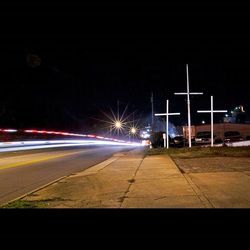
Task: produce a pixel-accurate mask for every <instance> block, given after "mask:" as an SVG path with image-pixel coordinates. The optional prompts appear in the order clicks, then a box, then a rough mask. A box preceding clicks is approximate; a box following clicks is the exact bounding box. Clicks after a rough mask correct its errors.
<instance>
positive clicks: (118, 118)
mask: <svg viewBox="0 0 250 250" xmlns="http://www.w3.org/2000/svg"><path fill="white" fill-rule="evenodd" d="M117 121H120V114H119V100H117ZM117 135H118V139H119V137H120V135H119V129H117Z"/></svg>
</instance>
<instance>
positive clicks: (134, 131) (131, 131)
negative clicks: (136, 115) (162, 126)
mask: <svg viewBox="0 0 250 250" xmlns="http://www.w3.org/2000/svg"><path fill="white" fill-rule="evenodd" d="M136 132H137V129H136V128H135V127H132V128H131V129H130V133H131V134H133V135H135V134H136Z"/></svg>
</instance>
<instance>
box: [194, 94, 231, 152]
mask: <svg viewBox="0 0 250 250" xmlns="http://www.w3.org/2000/svg"><path fill="white" fill-rule="evenodd" d="M213 102H214V99H213V96H211V110H198V111H197V112H198V113H211V147H213V146H214V113H227V110H214V107H213V106H214V104H213Z"/></svg>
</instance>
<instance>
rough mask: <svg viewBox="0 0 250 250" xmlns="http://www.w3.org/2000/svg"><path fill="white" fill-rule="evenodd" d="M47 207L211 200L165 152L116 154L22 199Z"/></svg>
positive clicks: (192, 204)
mask: <svg viewBox="0 0 250 250" xmlns="http://www.w3.org/2000/svg"><path fill="white" fill-rule="evenodd" d="M22 202H28V203H31V205H32V204H33V205H34V207H48V208H206V207H212V205H211V204H210V202H209V201H208V200H207V199H206V198H205V197H204V196H203V195H202V194H201V193H200V192H199V189H198V188H197V187H196V186H195V185H194V184H193V183H192V181H191V180H190V179H189V178H188V177H186V176H184V175H183V174H182V173H181V172H180V171H179V169H178V168H177V167H176V165H175V163H174V162H173V161H172V159H171V158H170V157H169V156H167V155H162V156H161V155H157V156H147V157H144V154H143V150H142V149H136V150H133V151H130V152H127V153H119V154H116V155H114V156H113V157H112V158H110V159H108V160H107V161H105V162H102V163H100V164H98V165H96V166H94V167H91V168H89V169H87V170H85V171H82V172H79V173H76V174H72V175H71V176H69V177H67V178H64V179H62V180H61V181H59V182H56V183H54V184H52V185H50V186H47V187H46V188H43V189H41V190H39V191H37V192H35V193H32V194H31V195H28V196H26V197H24V198H23V199H22Z"/></svg>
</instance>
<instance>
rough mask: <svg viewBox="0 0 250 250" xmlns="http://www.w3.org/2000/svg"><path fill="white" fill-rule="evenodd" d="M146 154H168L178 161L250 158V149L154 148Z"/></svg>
mask: <svg viewBox="0 0 250 250" xmlns="http://www.w3.org/2000/svg"><path fill="white" fill-rule="evenodd" d="M146 154H147V155H148V156H150V155H164V154H168V155H170V156H171V157H173V158H177V159H190V158H204V157H250V147H213V148H211V147H192V148H169V149H166V148H153V149H148V150H147V152H146Z"/></svg>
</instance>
